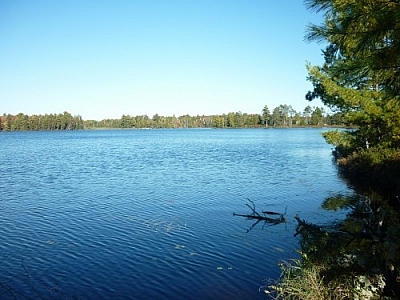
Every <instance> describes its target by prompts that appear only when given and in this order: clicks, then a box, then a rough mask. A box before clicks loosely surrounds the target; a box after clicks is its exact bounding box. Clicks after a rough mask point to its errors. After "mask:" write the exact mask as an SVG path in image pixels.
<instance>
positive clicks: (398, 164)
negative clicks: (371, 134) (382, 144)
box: [337, 148, 400, 196]
mask: <svg viewBox="0 0 400 300" xmlns="http://www.w3.org/2000/svg"><path fill="white" fill-rule="evenodd" d="M337 162H338V167H339V171H340V173H341V174H342V175H343V177H344V178H346V179H347V180H348V181H349V182H350V183H351V184H353V185H355V186H368V187H371V188H373V189H375V190H378V191H380V192H382V193H384V194H388V195H392V196H398V195H400V150H398V149H390V148H387V149H379V148H370V149H363V150H361V151H357V152H353V153H352V154H350V155H348V156H346V157H342V158H339V159H338V160H337Z"/></svg>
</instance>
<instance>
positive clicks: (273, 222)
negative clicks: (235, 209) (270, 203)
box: [233, 198, 287, 232]
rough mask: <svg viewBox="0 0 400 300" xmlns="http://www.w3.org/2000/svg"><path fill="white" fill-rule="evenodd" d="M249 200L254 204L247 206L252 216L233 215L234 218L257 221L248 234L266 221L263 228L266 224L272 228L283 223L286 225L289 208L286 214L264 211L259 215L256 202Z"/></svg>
mask: <svg viewBox="0 0 400 300" xmlns="http://www.w3.org/2000/svg"><path fill="white" fill-rule="evenodd" d="M247 200H248V201H249V202H250V203H251V204H252V205H250V204H249V203H246V206H247V207H248V208H250V210H251V214H247V215H245V214H237V213H233V215H234V216H239V217H245V218H247V219H249V220H257V221H256V222H255V223H254V224H253V225H252V226H251V227H250V229H248V230H247V232H249V231H250V230H251V229H253V228H254V226H256V225H257V224H258V223H259V222H260V221H264V225H263V228H264V226H265V225H266V224H270V226H272V225H277V224H281V223H285V222H286V219H285V215H286V210H287V207H286V209H285V213H283V214H282V213H278V212H274V211H262V212H261V213H262V215H261V214H260V213H258V212H257V211H256V205H255V204H254V202H253V201H252V200H250V199H248V198H247ZM268 215H273V216H278V217H275V218H273V217H268Z"/></svg>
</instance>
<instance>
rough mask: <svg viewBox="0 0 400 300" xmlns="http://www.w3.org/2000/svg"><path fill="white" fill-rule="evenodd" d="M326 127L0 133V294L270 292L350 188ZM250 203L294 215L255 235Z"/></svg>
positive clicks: (227, 295)
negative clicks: (300, 231)
mask: <svg viewBox="0 0 400 300" xmlns="http://www.w3.org/2000/svg"><path fill="white" fill-rule="evenodd" d="M322 131H324V129H269V130H265V129H257V130H255V129H254V130H253V129H246V130H206V129H204V130H113V131H74V132H11V133H1V134H0V141H1V148H0V174H1V180H0V228H1V229H0V230H1V234H0V257H1V265H0V284H1V285H0V298H5V299H7V298H10V299H13V296H16V298H17V299H26V298H32V299H37V298H51V299H59V298H68V299H69V298H73V297H79V298H80V299H265V295H264V294H263V293H262V292H260V287H261V286H263V285H265V284H268V283H270V282H271V280H274V279H277V278H278V276H279V274H280V269H279V267H278V262H279V261H280V260H285V259H289V258H293V257H296V252H295V250H296V249H297V248H298V239H297V238H295V237H294V236H293V235H294V233H295V227H296V221H295V220H294V219H293V217H294V216H295V215H296V214H298V215H300V217H301V218H304V219H307V220H308V221H312V222H324V221H328V220H332V218H334V217H335V216H333V215H332V214H329V213H328V212H325V211H323V210H322V209H321V208H320V205H321V202H322V200H323V199H324V198H325V197H327V196H329V195H331V194H333V193H336V192H343V193H346V192H347V188H346V186H345V184H344V183H343V182H341V181H340V180H339V179H338V177H337V172H336V169H335V166H334V164H333V163H332V159H331V155H330V154H331V147H330V146H329V145H327V144H326V143H325V141H324V139H323V138H322V136H321V132H322ZM248 199H250V200H252V201H253V202H254V203H255V205H256V209H257V210H269V211H276V212H280V213H283V212H285V209H287V212H286V215H285V217H286V219H287V222H286V223H282V224H278V225H275V226H269V225H270V224H263V223H259V224H257V226H255V227H254V228H253V229H252V230H250V231H249V232H247V231H248V229H249V228H250V227H251V226H252V225H253V223H254V222H253V221H249V220H246V219H245V218H242V217H238V216H233V212H236V213H241V214H248V213H250V212H251V211H250V210H249V208H248V207H247V206H246V203H249V202H248ZM263 225H265V226H263Z"/></svg>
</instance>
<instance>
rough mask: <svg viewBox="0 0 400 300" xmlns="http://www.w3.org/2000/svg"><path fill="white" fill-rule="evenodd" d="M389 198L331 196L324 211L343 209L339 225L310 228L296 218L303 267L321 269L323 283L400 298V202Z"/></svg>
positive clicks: (310, 226)
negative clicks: (343, 284) (350, 283)
mask: <svg viewBox="0 0 400 300" xmlns="http://www.w3.org/2000/svg"><path fill="white" fill-rule="evenodd" d="M392 200H393V199H390V198H387V197H384V196H382V195H379V194H377V193H369V194H368V195H362V194H356V193H354V194H352V195H343V194H335V195H332V196H330V197H327V198H326V199H325V201H324V202H323V204H322V207H323V208H324V209H327V210H333V211H338V210H346V211H347V215H346V217H345V218H344V219H343V220H341V221H340V222H336V223H329V224H325V225H322V224H311V223H307V222H306V221H304V220H301V219H300V218H297V220H298V227H297V234H299V235H300V236H301V242H300V244H301V251H302V253H303V254H304V257H305V258H306V263H307V262H309V263H311V264H313V265H320V266H321V265H323V266H325V267H324V268H323V269H322V271H321V272H322V273H321V274H320V275H321V278H324V281H325V283H327V284H329V283H331V284H332V282H335V280H337V278H340V279H341V280H342V282H346V281H348V282H352V285H353V286H354V287H355V288H356V290H357V289H358V290H359V291H362V292H363V293H364V294H365V297H367V296H368V295H372V294H375V293H378V294H380V295H385V296H388V297H393V299H395V297H397V296H398V295H399V294H400V222H399V220H400V216H399V208H400V203H398V202H396V201H392ZM368 299H369V298H368Z"/></svg>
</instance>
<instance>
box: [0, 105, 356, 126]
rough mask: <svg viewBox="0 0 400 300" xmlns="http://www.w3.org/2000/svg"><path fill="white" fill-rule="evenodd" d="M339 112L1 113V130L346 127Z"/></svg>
mask: <svg viewBox="0 0 400 300" xmlns="http://www.w3.org/2000/svg"><path fill="white" fill-rule="evenodd" d="M345 125H350V124H345V123H344V121H343V116H342V114H341V113H333V114H329V113H326V112H325V111H324V109H323V108H320V107H314V108H312V107H310V106H309V105H308V106H307V107H306V108H305V109H304V110H303V111H302V112H298V111H296V110H294V109H293V108H292V106H291V105H286V104H282V105H279V106H278V107H275V108H274V109H273V110H272V111H270V110H269V108H268V106H267V105H265V106H264V107H263V109H262V110H261V113H260V114H247V113H242V112H230V113H228V114H222V115H211V116H205V115H202V116H200V115H197V116H190V115H183V116H179V117H176V116H172V117H171V116H168V117H166V116H160V115H158V114H155V115H154V116H153V117H152V118H150V117H149V116H147V115H139V116H130V115H122V116H121V118H120V119H105V120H101V121H96V120H83V118H82V117H81V116H80V115H77V116H73V115H71V114H70V113H69V112H66V111H65V112H64V113H59V114H45V115H31V116H29V115H25V114H23V113H19V114H17V115H11V114H3V115H2V116H0V131H30V130H31V131H39V130H79V129H99V128H110V129H111V128H113V129H117V128H257V127H305V126H345Z"/></svg>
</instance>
